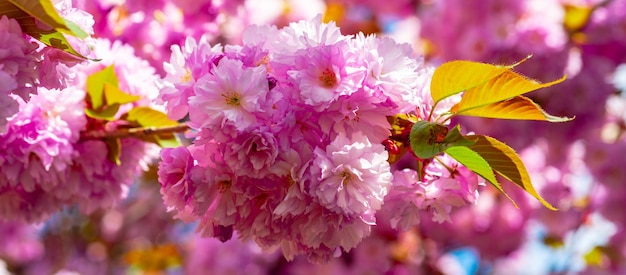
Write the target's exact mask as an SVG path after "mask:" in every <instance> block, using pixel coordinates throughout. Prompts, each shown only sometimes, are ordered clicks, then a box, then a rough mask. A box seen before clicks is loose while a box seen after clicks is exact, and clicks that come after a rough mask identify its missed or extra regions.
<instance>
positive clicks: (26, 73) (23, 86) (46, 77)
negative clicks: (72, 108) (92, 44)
mask: <svg viewBox="0 0 626 275" xmlns="http://www.w3.org/2000/svg"><path fill="white" fill-rule="evenodd" d="M55 8H56V9H57V11H58V12H59V14H60V15H61V16H63V17H65V18H68V19H70V18H71V20H73V21H74V22H76V24H77V25H78V26H80V27H81V28H82V29H83V30H84V31H85V32H87V33H93V29H92V25H93V23H94V22H93V18H92V16H91V15H90V14H89V13H86V12H85V11H82V10H78V9H74V8H72V6H71V1H70V0H66V1H65V0H64V1H56V4H55ZM69 40H70V43H71V44H72V46H75V47H76V50H77V51H78V52H79V53H81V54H84V55H89V51H90V49H89V43H88V40H89V39H87V41H82V40H78V39H69ZM0 52H1V53H0V83H2V85H0V134H1V133H3V132H5V131H6V127H7V126H6V124H7V121H6V120H7V118H8V117H10V116H12V115H14V114H15V113H17V111H18V105H19V104H18V102H17V101H16V99H15V96H17V97H20V98H21V99H22V100H24V101H28V100H29V96H30V94H36V93H37V89H38V87H44V88H48V89H60V88H63V87H64V86H65V85H66V83H65V81H66V80H67V79H68V78H71V77H72V74H73V72H72V71H71V69H70V68H71V67H72V66H74V65H75V64H77V63H78V62H79V61H80V60H79V59H78V58H77V57H75V56H72V55H70V54H68V53H66V52H64V51H62V50H59V49H56V48H53V47H48V46H45V45H44V44H42V43H40V42H39V41H37V40H35V39H33V38H32V37H30V36H28V35H27V34H26V33H24V32H23V31H22V28H21V27H20V25H19V23H18V22H17V21H16V20H15V19H13V18H9V17H7V16H6V15H2V16H0Z"/></svg>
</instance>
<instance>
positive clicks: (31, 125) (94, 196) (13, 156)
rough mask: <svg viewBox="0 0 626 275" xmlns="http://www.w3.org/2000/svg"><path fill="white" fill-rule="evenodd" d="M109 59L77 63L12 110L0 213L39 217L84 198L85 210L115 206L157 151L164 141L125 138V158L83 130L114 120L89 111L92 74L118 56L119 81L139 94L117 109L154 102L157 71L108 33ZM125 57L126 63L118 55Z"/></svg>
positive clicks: (104, 51) (105, 53)
mask: <svg viewBox="0 0 626 275" xmlns="http://www.w3.org/2000/svg"><path fill="white" fill-rule="evenodd" d="M94 43H95V46H94V49H93V50H94V53H95V54H97V55H98V56H99V57H100V58H101V59H102V61H100V62H98V63H95V62H94V63H88V62H87V63H83V64H78V65H75V66H74V67H73V68H72V70H73V72H74V73H73V77H71V78H67V79H64V81H65V83H67V86H65V87H63V88H60V89H47V88H44V87H38V88H37V92H36V94H33V95H31V96H30V98H29V100H28V101H27V102H26V101H24V100H22V99H21V98H19V97H16V96H14V97H13V99H14V100H15V101H16V102H18V104H19V105H18V106H19V107H18V111H17V113H16V114H14V115H12V116H10V117H8V118H7V125H6V131H5V132H4V133H3V134H1V135H0V151H2V152H3V154H2V155H1V156H0V164H1V165H0V218H1V219H9V220H24V221H27V222H38V221H42V220H44V219H46V218H48V217H49V216H50V215H51V214H53V213H55V212H57V211H59V210H60V209H62V208H63V207H66V206H72V205H75V204H76V205H78V207H79V208H80V209H81V210H82V211H83V212H85V213H90V212H93V211H94V210H96V209H98V208H100V207H110V206H111V205H113V203H114V202H115V201H116V200H117V199H118V198H120V197H121V196H123V195H124V194H125V192H126V191H125V190H126V189H127V186H129V185H130V184H132V183H133V179H134V177H135V176H136V175H138V174H139V173H140V172H142V171H144V170H146V169H147V165H148V164H149V162H150V161H151V160H152V159H153V158H155V157H156V156H157V155H158V147H156V145H152V144H148V143H146V142H144V141H141V140H139V139H134V138H122V139H121V140H120V143H121V152H120V157H119V158H120V161H121V163H125V164H127V165H117V164H116V163H115V162H113V161H112V160H111V159H110V158H109V150H110V148H109V145H107V142H106V141H105V140H99V139H91V140H89V139H84V138H82V137H81V135H82V133H84V132H88V131H98V130H103V129H107V127H108V128H111V127H114V126H115V125H111V123H108V124H107V123H104V122H102V121H99V120H97V119H94V118H91V117H88V116H86V114H85V107H86V103H85V102H86V97H87V92H86V89H87V88H86V87H87V84H86V81H87V77H88V76H89V75H91V74H93V73H95V72H98V71H99V70H101V69H102V68H105V67H106V66H107V65H112V64H114V63H115V64H116V65H117V66H116V67H115V69H116V74H117V75H119V76H120V77H119V82H120V84H119V85H120V88H121V89H123V90H124V91H127V92H128V93H129V94H132V95H139V96H140V97H141V99H140V100H138V101H136V102H133V103H128V104H125V105H123V106H121V107H120V110H119V113H118V116H120V115H121V114H123V113H124V112H125V111H128V109H130V108H132V107H133V106H139V105H151V104H152V103H151V102H153V101H154V100H155V98H156V96H157V94H158V89H157V88H156V86H155V85H154V84H153V85H144V84H145V83H155V82H156V80H157V76H156V75H155V72H154V69H152V68H151V67H150V66H149V65H148V64H147V62H146V61H144V60H141V59H139V58H137V57H135V56H134V55H133V49H132V48H131V47H129V46H127V45H122V44H120V43H111V42H109V41H108V40H102V39H101V40H95V41H94ZM119 58H123V59H124V62H123V63H116V62H117V61H118V60H119Z"/></svg>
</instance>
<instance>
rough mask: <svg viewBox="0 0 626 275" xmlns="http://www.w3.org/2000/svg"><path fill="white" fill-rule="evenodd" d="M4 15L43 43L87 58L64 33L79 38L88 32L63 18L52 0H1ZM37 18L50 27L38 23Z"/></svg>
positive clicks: (1, 13) (85, 35)
mask: <svg viewBox="0 0 626 275" xmlns="http://www.w3.org/2000/svg"><path fill="white" fill-rule="evenodd" d="M2 15H6V16H7V17H9V18H13V19H15V20H16V21H17V22H18V23H19V25H20V27H21V29H22V31H23V32H24V33H26V34H28V35H30V36H32V37H33V38H35V39H37V40H39V41H41V43H43V44H45V45H48V46H50V47H54V48H57V49H60V50H63V51H65V52H67V53H70V54H72V55H74V56H77V57H79V58H82V59H87V57H85V56H83V55H81V54H80V53H78V52H77V51H76V50H75V49H74V48H73V47H72V46H71V45H70V43H69V42H68V41H67V39H66V38H65V36H64V35H63V33H66V34H68V35H73V36H76V37H79V38H85V37H87V36H88V34H87V33H86V32H85V31H83V30H82V29H80V27H79V26H78V25H76V24H75V23H73V22H71V21H69V20H66V19H64V18H62V17H61V16H60V15H59V14H58V13H57V11H56V9H54V6H53V5H52V3H51V1H50V0H38V1H37V0H0V17H1V16H2ZM36 20H39V21H41V22H42V23H44V24H45V25H47V26H48V27H49V28H46V27H45V26H42V25H41V23H40V24H37V23H36Z"/></svg>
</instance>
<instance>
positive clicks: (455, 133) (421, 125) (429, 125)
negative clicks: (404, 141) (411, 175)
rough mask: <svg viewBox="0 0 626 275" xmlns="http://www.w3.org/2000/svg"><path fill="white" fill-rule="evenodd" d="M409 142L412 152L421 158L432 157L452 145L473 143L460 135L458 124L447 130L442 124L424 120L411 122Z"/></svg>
mask: <svg viewBox="0 0 626 275" xmlns="http://www.w3.org/2000/svg"><path fill="white" fill-rule="evenodd" d="M409 142H410V144H411V149H412V150H413V153H415V155H416V156H417V157H419V158H422V159H427V158H432V157H434V156H436V155H438V154H440V153H442V152H443V151H444V150H446V148H449V147H452V146H468V145H471V144H473V143H474V142H473V141H470V140H467V139H466V138H465V137H464V136H463V135H461V132H460V127H459V126H458V125H457V126H456V127H454V128H453V129H452V131H448V128H447V127H446V126H444V125H441V124H439V123H434V122H428V121H425V120H421V121H418V122H416V123H415V124H413V128H411V134H410V135H409Z"/></svg>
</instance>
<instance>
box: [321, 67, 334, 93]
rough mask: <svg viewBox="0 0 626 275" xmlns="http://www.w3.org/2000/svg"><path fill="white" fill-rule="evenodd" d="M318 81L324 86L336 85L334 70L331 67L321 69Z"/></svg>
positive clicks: (331, 86)
mask: <svg viewBox="0 0 626 275" xmlns="http://www.w3.org/2000/svg"><path fill="white" fill-rule="evenodd" d="M320 83H321V84H322V87H324V88H333V87H335V85H337V78H336V77H335V72H333V71H332V70H331V69H325V70H323V71H322V75H320Z"/></svg>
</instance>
